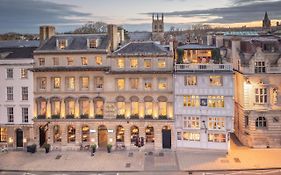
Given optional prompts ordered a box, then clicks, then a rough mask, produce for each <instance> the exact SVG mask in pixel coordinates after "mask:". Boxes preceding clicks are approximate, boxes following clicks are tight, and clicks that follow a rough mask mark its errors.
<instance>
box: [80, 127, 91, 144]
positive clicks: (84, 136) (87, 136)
mask: <svg viewBox="0 0 281 175" xmlns="http://www.w3.org/2000/svg"><path fill="white" fill-rule="evenodd" d="M89 139H90V128H89V126H88V125H83V126H82V142H89V141H90V140H89Z"/></svg>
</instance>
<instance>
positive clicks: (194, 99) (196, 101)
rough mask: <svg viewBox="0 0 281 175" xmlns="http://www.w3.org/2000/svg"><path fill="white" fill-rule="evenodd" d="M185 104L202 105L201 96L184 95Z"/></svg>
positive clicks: (191, 105)
mask: <svg viewBox="0 0 281 175" xmlns="http://www.w3.org/2000/svg"><path fill="white" fill-rule="evenodd" d="M183 106H188V107H199V106H200V98H199V96H194V95H188V96H184V97H183Z"/></svg>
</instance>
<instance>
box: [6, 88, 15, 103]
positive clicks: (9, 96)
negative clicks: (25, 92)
mask: <svg viewBox="0 0 281 175" xmlns="http://www.w3.org/2000/svg"><path fill="white" fill-rule="evenodd" d="M7 100H9V101H11V100H14V88H13V87H11V86H10V87H7Z"/></svg>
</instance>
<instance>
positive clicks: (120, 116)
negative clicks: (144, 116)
mask: <svg viewBox="0 0 281 175" xmlns="http://www.w3.org/2000/svg"><path fill="white" fill-rule="evenodd" d="M116 118H117V119H125V115H123V114H118V115H117V116H116Z"/></svg>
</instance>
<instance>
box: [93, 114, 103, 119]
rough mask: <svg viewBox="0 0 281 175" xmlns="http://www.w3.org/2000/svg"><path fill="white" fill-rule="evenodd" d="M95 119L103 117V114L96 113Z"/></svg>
mask: <svg viewBox="0 0 281 175" xmlns="http://www.w3.org/2000/svg"><path fill="white" fill-rule="evenodd" d="M95 119H103V115H95Z"/></svg>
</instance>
